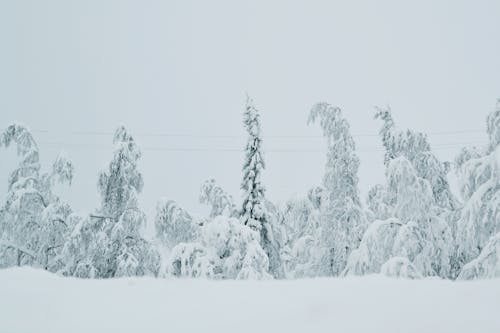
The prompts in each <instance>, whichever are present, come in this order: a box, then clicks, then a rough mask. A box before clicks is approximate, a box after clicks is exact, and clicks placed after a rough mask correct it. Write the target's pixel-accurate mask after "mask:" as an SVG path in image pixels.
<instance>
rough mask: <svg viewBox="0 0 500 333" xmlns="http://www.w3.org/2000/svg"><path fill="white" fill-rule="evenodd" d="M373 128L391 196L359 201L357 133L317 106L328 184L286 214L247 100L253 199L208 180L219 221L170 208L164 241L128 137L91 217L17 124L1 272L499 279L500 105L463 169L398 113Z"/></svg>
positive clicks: (166, 206)
mask: <svg viewBox="0 0 500 333" xmlns="http://www.w3.org/2000/svg"><path fill="white" fill-rule="evenodd" d="M374 118H375V119H374V120H373V121H377V122H378V123H379V124H380V129H379V140H380V141H381V143H382V145H383V147H384V165H385V183H383V184H378V185H376V186H373V187H372V188H371V189H370V190H369V192H368V195H367V197H366V198H361V196H360V190H359V186H358V168H359V165H360V159H359V157H358V156H357V153H356V146H355V142H354V139H353V136H352V134H351V132H350V126H349V122H348V121H347V119H346V118H345V117H344V115H343V113H342V110H341V109H340V108H338V107H336V106H333V105H331V104H328V103H318V104H315V105H314V106H313V107H312V108H311V110H310V112H309V118H308V123H309V124H310V125H311V126H317V127H318V129H319V130H320V131H321V133H322V135H323V136H324V139H325V140H326V143H327V150H326V151H325V154H326V165H325V167H324V174H323V178H322V183H321V184H317V185H315V186H312V187H311V188H310V190H309V191H308V192H307V193H303V195H302V197H301V198H294V199H290V200H288V201H286V202H285V203H283V204H275V203H273V202H271V201H269V200H268V199H267V198H266V184H265V183H263V181H262V180H261V179H262V177H261V176H262V174H263V173H264V172H265V168H266V163H265V156H264V151H263V148H262V147H263V140H262V129H261V128H262V124H261V118H260V115H259V110H258V109H257V108H256V107H255V104H254V102H253V101H252V100H251V99H247V102H246V105H245V108H244V112H243V125H244V127H245V129H246V132H247V135H248V140H247V144H246V147H245V157H244V161H243V163H242V172H241V186H240V187H241V194H239V193H233V194H230V193H227V192H226V191H225V190H224V189H223V188H222V187H221V186H219V185H218V183H217V181H216V180H215V179H208V180H207V181H206V182H205V183H203V184H200V185H201V186H200V193H199V200H200V203H203V204H206V205H207V206H208V207H210V213H209V214H208V215H207V216H204V217H202V218H200V217H196V216H194V215H193V214H191V213H190V212H189V211H186V210H185V209H183V208H182V207H181V206H179V205H178V204H177V203H176V201H174V200H171V199H168V200H167V199H159V200H158V202H157V204H156V214H155V217H154V220H153V221H149V223H152V224H153V225H154V229H155V236H154V237H146V236H145V233H144V228H145V225H146V224H147V223H148V221H147V218H146V214H145V213H144V211H143V210H142V209H141V207H140V206H139V203H138V196H140V194H141V191H142V189H143V187H144V186H147V184H144V181H143V175H142V173H141V170H140V168H139V167H138V162H139V161H140V159H141V149H140V147H139V146H138V145H137V143H136V141H135V140H134V136H133V133H130V131H129V130H128V129H127V128H125V127H124V126H120V127H118V128H117V129H116V131H115V133H114V137H113V145H114V153H113V155H112V156H110V157H109V164H108V166H107V168H106V169H104V170H101V171H100V172H99V174H98V176H97V179H96V180H95V182H96V185H97V191H98V193H99V196H100V204H99V206H98V207H96V208H95V210H93V211H91V212H88V213H87V214H85V215H82V214H77V213H75V212H74V211H73V209H72V207H71V206H70V205H69V204H68V203H67V202H65V199H64V198H62V197H59V196H58V195H57V194H56V193H55V191H54V186H56V184H59V183H63V184H67V185H68V186H71V183H72V179H73V177H74V176H75V174H76V172H75V170H76V169H77V166H75V165H74V164H73V163H72V161H71V159H70V157H69V156H67V155H66V154H60V155H59V156H58V157H57V159H56V160H55V161H54V162H53V164H52V168H51V169H50V170H41V158H43V156H40V151H39V148H38V146H37V142H36V140H35V138H34V136H33V134H32V133H31V132H30V130H29V128H28V127H27V126H25V125H23V124H19V123H12V124H10V125H9V126H7V127H6V128H5V129H3V130H2V132H1V134H0V148H1V149H2V150H4V149H8V148H9V147H13V148H15V149H16V150H17V156H18V160H19V163H18V165H17V167H16V168H15V169H14V170H12V172H11V173H10V176H9V178H8V184H6V185H7V194H6V196H5V197H4V198H2V199H1V200H2V201H1V202H0V267H1V268H8V267H14V266H31V267H34V268H37V269H42V270H46V271H49V272H53V273H56V274H59V275H61V276H67V277H78V278H89V279H106V278H117V277H131V276H151V277H158V278H167V277H179V278H208V279H217V280H224V279H299V278H313V277H346V276H352V275H357V276H360V275H367V274H381V275H385V276H389V277H396V278H407V279H420V278H428V277H437V278H441V279H448V280H457V279H458V280H471V279H484V278H494V277H500V101H499V102H498V103H497V106H496V108H495V109H493V111H492V112H490V113H489V115H488V117H487V119H485V124H486V128H485V132H486V133H487V136H488V143H487V144H486V145H485V146H480V147H463V148H462V149H461V151H460V153H459V154H458V155H457V156H456V158H455V159H454V160H453V161H441V160H439V159H438V158H437V157H436V155H435V154H434V153H433V150H432V147H431V144H430V143H429V140H428V137H427V135H426V134H425V133H422V132H419V131H415V130H412V129H400V128H398V127H397V123H396V121H395V119H393V116H392V113H391V110H390V108H376V110H375V111H374ZM2 150H0V153H2ZM158 167H161V166H158ZM449 173H455V174H456V175H457V178H458V179H459V181H460V184H459V185H460V186H459V193H453V191H452V190H451V189H450V184H449V180H448V174H449ZM182 176H183V175H182V174H180V175H178V177H182ZM90 181H94V180H90ZM2 186H5V184H3V185H2ZM235 198H240V200H235Z"/></svg>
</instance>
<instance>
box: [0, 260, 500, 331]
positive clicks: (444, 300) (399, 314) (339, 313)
mask: <svg viewBox="0 0 500 333" xmlns="http://www.w3.org/2000/svg"><path fill="white" fill-rule="evenodd" d="M499 282H500V281H499V280H481V281H464V282H451V281H445V280H438V279H423V280H397V279H389V278H386V277H382V276H378V275H371V276H366V277H351V278H346V279H333V278H328V279H327V278H324V279H314V280H312V279H311V280H294V281H277V280H266V281H211V280H204V279H195V280H193V279H166V280H165V279H152V278H145V277H144V278H122V279H107V280H84V279H76V278H63V277H60V276H57V275H53V274H50V273H47V272H44V271H41V270H34V269H31V268H15V269H14V268H13V269H7V270H1V271H0V331H1V332H9V333H17V332H23V333H30V332H33V333H35V332H36V333H39V332H51V333H58V332H64V333H66V332H72V333H79V332H85V333H87V332H96V333H97V332H121V333H127V332H134V333H137V332H197V333H198V332H220V333H222V332H287V333H292V332H342V333H349V332H384V333H390V332H397V333H400V332H408V333H410V332H415V333H417V332H418V333H421V332H439V333H444V332H453V333H460V332H483V333H488V332H492V333H493V332H499V331H500V316H498V310H499V309H500V283H499Z"/></svg>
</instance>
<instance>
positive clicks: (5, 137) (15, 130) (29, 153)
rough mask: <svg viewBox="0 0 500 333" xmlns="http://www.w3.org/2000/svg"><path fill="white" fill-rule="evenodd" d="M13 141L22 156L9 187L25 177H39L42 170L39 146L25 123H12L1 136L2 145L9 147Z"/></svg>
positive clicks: (0, 143) (18, 154)
mask: <svg viewBox="0 0 500 333" xmlns="http://www.w3.org/2000/svg"><path fill="white" fill-rule="evenodd" d="M12 143H14V144H15V145H16V147H17V156H19V158H20V163H19V165H18V167H17V168H16V169H15V170H14V171H13V172H12V173H11V174H10V177H9V183H8V188H9V190H10V189H11V187H12V186H13V185H14V184H15V183H17V182H18V181H22V179H23V178H30V177H31V178H35V179H36V178H37V177H38V173H39V171H40V161H39V153H38V146H37V144H36V142H35V139H34V138H33V136H32V135H31V132H30V131H29V130H28V129H27V128H26V127H25V126H23V125H20V124H12V125H10V126H9V127H7V129H5V130H4V132H3V133H2V135H1V136H0V145H4V146H5V147H6V148H8V147H9V146H10V145H11V144H12Z"/></svg>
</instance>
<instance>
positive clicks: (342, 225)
mask: <svg viewBox="0 0 500 333" xmlns="http://www.w3.org/2000/svg"><path fill="white" fill-rule="evenodd" d="M316 121H319V124H320V126H321V129H322V130H323V135H324V136H325V138H326V139H327V144H328V152H327V162H326V167H325V175H324V177H323V187H324V191H323V195H324V200H322V206H321V207H320V210H321V213H320V214H321V216H320V233H319V237H318V241H319V247H320V250H321V251H320V253H321V255H320V257H319V258H318V260H319V263H318V264H317V267H318V275H320V276H336V275H339V274H340V273H341V272H342V270H343V269H344V267H345V265H346V262H347V257H348V256H349V254H350V253H351V252H352V250H354V249H356V248H357V247H358V244H359V242H360V240H361V237H362V235H363V232H364V229H365V225H366V223H365V217H364V213H363V209H362V207H361V201H360V199H359V190H358V175H357V173H358V168H359V158H358V156H357V155H356V152H355V144H354V140H353V138H352V135H351V133H350V131H349V124H348V122H347V120H346V119H345V118H344V117H343V116H342V111H341V110H340V108H338V107H334V106H332V105H330V104H327V103H318V104H316V105H314V106H313V108H312V109H311V112H310V115H309V120H308V123H314V122H316Z"/></svg>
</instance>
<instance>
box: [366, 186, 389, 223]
mask: <svg viewBox="0 0 500 333" xmlns="http://www.w3.org/2000/svg"><path fill="white" fill-rule="evenodd" d="M366 204H367V206H368V209H369V212H370V216H371V220H385V219H387V218H389V217H390V214H391V212H392V207H391V204H390V202H389V198H388V195H387V189H386V188H385V186H383V185H380V184H378V185H375V186H374V187H372V188H371V189H370V191H368V196H367V198H366Z"/></svg>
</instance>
